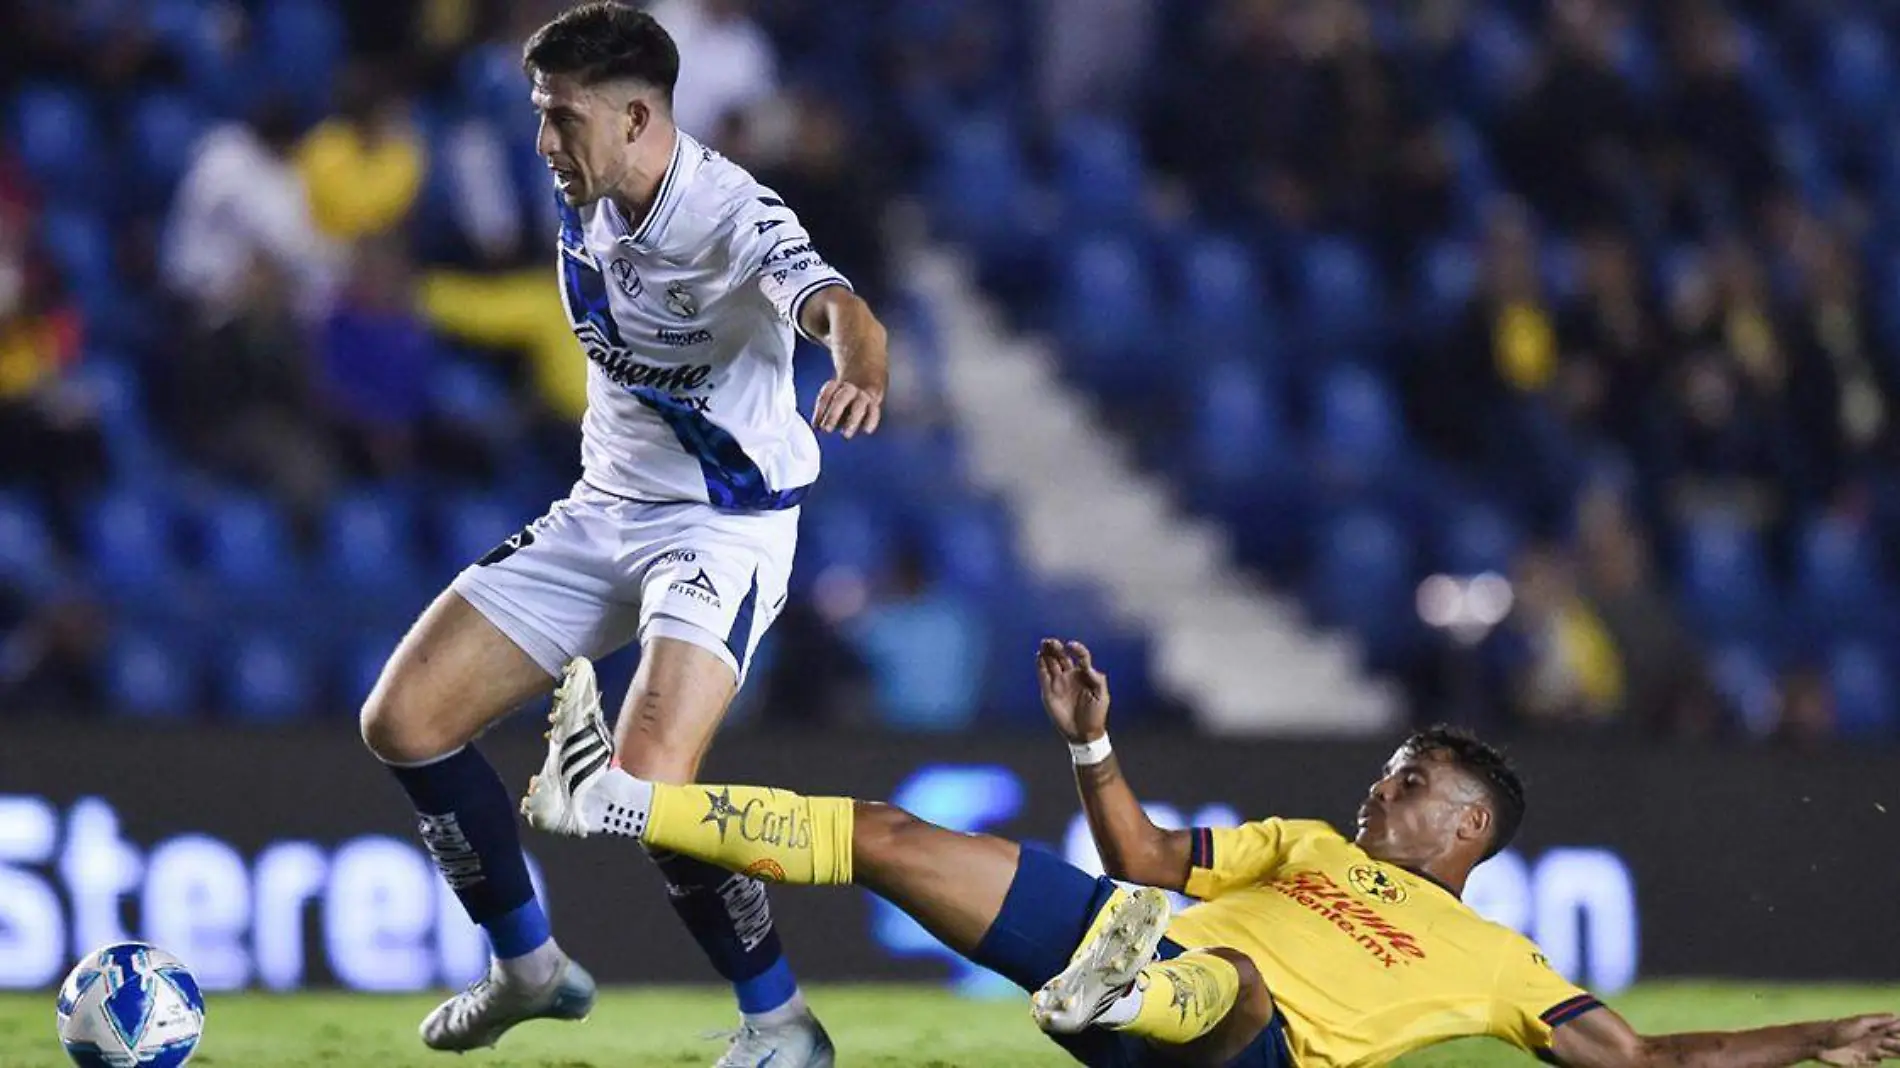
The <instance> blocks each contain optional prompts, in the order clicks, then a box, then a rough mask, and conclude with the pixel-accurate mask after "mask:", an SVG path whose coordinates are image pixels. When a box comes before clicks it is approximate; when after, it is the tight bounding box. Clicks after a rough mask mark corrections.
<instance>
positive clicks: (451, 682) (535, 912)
mask: <svg viewBox="0 0 1900 1068" xmlns="http://www.w3.org/2000/svg"><path fill="white" fill-rule="evenodd" d="M552 685H553V680H552V679H551V678H550V677H549V675H548V673H547V671H546V670H544V669H543V668H542V667H541V666H540V665H539V664H537V663H536V662H535V661H534V659H533V658H532V657H530V656H529V655H528V654H527V653H525V652H523V651H522V649H521V648H520V646H518V645H517V644H516V643H515V642H514V641H512V640H510V639H509V638H508V637H507V636H506V635H505V634H503V633H502V632H501V631H500V630H499V629H498V628H497V627H496V626H495V625H494V624H493V623H491V622H490V621H489V620H488V619H487V618H485V617H484V616H483V615H482V614H481V613H480V612H479V611H477V610H476V609H475V608H474V607H473V606H471V605H470V603H469V602H468V601H467V600H465V599H464V598H463V597H462V596H461V595H459V594H457V593H455V592H454V591H448V592H445V593H443V594H442V595H441V596H440V597H438V598H437V599H436V601H435V603H433V604H431V605H430V606H429V608H428V609H427V610H426V611H424V612H423V614H422V616H421V618H420V619H419V620H418V621H417V623H416V625H415V627H414V628H413V629H411V631H410V632H409V634H408V635H407V636H405V637H404V638H403V640H402V642H401V644H399V645H398V646H397V648H396V651H395V652H394V653H393V654H392V655H391V656H390V658H389V662H388V664H387V665H386V666H385V667H384V669H383V673H382V677H381V678H380V679H378V680H377V683H376V686H375V689H374V690H373V691H372V692H371V694H370V696H369V699H368V700H367V701H366V702H365V704H364V706H363V713H362V731H363V740H364V742H365V743H366V744H367V745H368V746H369V748H370V751H371V752H373V753H374V754H375V755H376V756H377V757H378V758H379V759H380V760H382V762H383V763H384V765H385V766H387V767H388V768H389V770H390V772H391V773H392V774H393V775H394V776H395V778H396V781H397V782H398V783H399V784H400V785H401V786H402V788H403V790H404V791H405V792H406V793H407V794H408V795H409V800H410V803H411V804H412V805H413V806H414V807H415V811H416V814H417V825H418V828H419V830H420V832H421V835H422V840H423V844H424V845H425V846H426V847H427V848H428V850H429V854H430V856H431V857H433V858H434V860H435V863H436V867H437V869H438V870H439V871H440V872H441V874H442V877H443V878H444V879H445V880H446V881H447V882H448V884H449V886H450V887H451V888H452V889H453V890H454V891H455V894H456V897H458V898H459V899H460V900H461V902H462V907H463V908H464V909H465V910H466V911H467V913H468V916H469V918H470V919H471V920H474V921H475V922H476V923H477V924H479V925H481V927H482V928H483V929H484V930H486V932H487V933H488V939H489V944H490V946H491V949H492V955H493V963H492V964H491V967H490V971H489V975H488V977H487V978H486V979H484V980H483V981H482V982H481V983H478V984H477V985H476V986H474V987H471V988H470V989H469V990H467V991H464V992H463V993H461V994H458V995H457V996H456V997H454V998H452V999H450V1000H449V1001H447V1002H445V1003H443V1005H442V1006H440V1007H439V1008H437V1009H436V1011H435V1012H433V1013H431V1014H430V1015H429V1017H428V1018H427V1019H425V1020H424V1021H423V1023H422V1038H423V1041H424V1042H425V1043H427V1044H428V1045H429V1046H431V1047H434V1048H436V1049H443V1050H466V1049H475V1048H479V1047H483V1046H490V1045H493V1044H494V1043H495V1041H496V1040H497V1039H499V1038H500V1037H501V1035H502V1034H503V1033H504V1032H505V1031H507V1030H508V1029H509V1028H510V1027H513V1026H514V1025H515V1024H517V1023H520V1022H522V1021H524V1020H528V1019H533V1018H537V1017H555V1018H564V1019H578V1018H580V1017H582V1016H585V1015H586V1014H587V1012H588V1010H589V1009H590V1008H591V1007H592V1004H593V996H594V985H593V980H592V979H591V978H589V977H588V975H587V973H586V972H585V971H583V970H582V969H581V968H580V967H579V966H578V965H576V964H574V963H573V962H572V961H570V960H569V959H568V957H567V956H566V954H565V953H563V952H562V951H561V948H560V947H559V946H558V945H557V944H556V943H555V941H554V939H553V937H552V933H551V931H550V930H549V926H548V919H547V915H546V913H545V912H544V911H543V910H542V907H541V904H540V902H539V901H538V900H536V898H535V892H534V887H533V884H532V883H531V882H530V880H529V876H528V865H527V861H526V859H525V858H524V857H523V856H522V853H521V841H520V835H519V831H518V828H517V827H516V824H515V813H514V810H513V804H512V802H511V798H510V796H509V791H508V789H507V788H506V787H505V786H503V785H502V782H501V778H500V776H498V775H497V774H496V773H495V769H494V768H493V767H492V766H491V765H490V764H489V763H488V761H487V760H486V759H485V758H484V757H483V756H482V755H481V753H480V752H479V751H478V750H477V749H476V748H475V746H474V745H473V744H472V741H473V739H474V738H475V737H476V736H477V735H478V734H480V733H481V732H482V730H483V729H485V728H486V727H487V726H488V725H489V724H491V723H493V722H494V721H496V720H498V719H500V718H502V717H503V716H505V715H507V714H508V713H509V712H511V711H513V710H514V709H515V708H517V707H519V706H520V705H521V704H522V703H523V702H525V701H527V700H529V699H530V698H532V697H535V696H537V695H539V694H542V693H545V692H547V690H548V689H549V688H550V687H551V686H552Z"/></svg>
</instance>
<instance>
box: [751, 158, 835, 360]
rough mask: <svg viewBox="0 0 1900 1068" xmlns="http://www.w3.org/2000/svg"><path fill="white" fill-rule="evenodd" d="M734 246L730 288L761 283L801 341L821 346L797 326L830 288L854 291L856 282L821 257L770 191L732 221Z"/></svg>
mask: <svg viewBox="0 0 1900 1068" xmlns="http://www.w3.org/2000/svg"><path fill="white" fill-rule="evenodd" d="M732 242H733V249H732V270H733V276H732V278H731V279H730V282H731V285H730V288H731V289H735V290H736V289H738V288H739V287H740V286H743V285H746V284H747V283H748V282H753V283H756V284H757V285H758V287H759V291H760V292H762V293H764V294H765V298H766V299H767V300H769V301H771V302H772V306H773V307H774V308H776V309H778V314H779V316H780V318H783V319H785V320H786V321H787V322H789V323H791V324H792V329H794V330H797V331H798V333H799V336H801V337H804V338H806V339H807V340H812V341H816V340H817V339H816V338H813V337H811V336H810V335H809V334H806V333H805V328H804V327H803V326H802V325H800V323H799V321H798V317H799V314H800V313H801V312H803V311H804V309H805V302H806V301H807V300H810V299H811V297H812V295H813V294H815V293H817V292H818V291H820V290H822V289H826V288H829V287H831V286H844V287H845V288H846V289H849V288H851V281H850V279H848V278H846V277H845V276H844V275H843V274H842V273H840V272H839V271H838V269H837V268H835V267H833V266H832V265H831V264H829V263H826V262H825V258H824V257H823V256H821V255H819V253H818V249H817V247H816V246H814V245H813V244H812V240H811V234H809V233H807V232H806V231H805V226H804V224H803V223H800V222H799V221H798V216H797V215H796V214H794V213H793V212H792V209H791V208H789V207H787V206H786V205H785V202H784V201H783V200H780V199H779V198H778V197H777V196H776V195H774V194H773V193H772V191H771V190H769V189H765V188H763V187H759V188H758V189H756V190H755V191H754V194H753V195H752V196H751V198H750V199H749V200H748V201H747V202H746V203H745V204H744V205H742V206H741V207H740V209H739V211H738V212H737V213H736V215H735V217H734V219H733V224H732Z"/></svg>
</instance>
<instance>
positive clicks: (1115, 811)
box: [1036, 639, 1193, 890]
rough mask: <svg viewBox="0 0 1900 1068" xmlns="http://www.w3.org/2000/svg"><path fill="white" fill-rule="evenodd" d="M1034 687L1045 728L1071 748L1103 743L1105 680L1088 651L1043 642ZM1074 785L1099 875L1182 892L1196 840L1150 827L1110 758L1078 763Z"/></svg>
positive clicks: (1082, 647) (1106, 699)
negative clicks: (1036, 686)
mask: <svg viewBox="0 0 1900 1068" xmlns="http://www.w3.org/2000/svg"><path fill="white" fill-rule="evenodd" d="M1036 679H1037V681H1038V682H1039V683H1040V684H1041V687H1042V707H1043V709H1044V710H1045V711H1047V712H1048V713H1049V721H1050V722H1051V723H1053V724H1055V728H1056V730H1057V731H1059V732H1061V734H1062V736H1063V738H1065V739H1067V740H1068V742H1069V744H1070V745H1071V746H1081V745H1085V744H1087V743H1090V742H1096V741H1099V740H1102V739H1106V738H1107V737H1108V702H1109V696H1108V677H1107V676H1106V675H1103V674H1102V673H1101V672H1099V671H1097V670H1095V662H1094V660H1093V659H1091V657H1090V656H1089V650H1088V647H1087V646H1085V645H1083V644H1082V643H1081V642H1070V643H1068V645H1066V646H1065V645H1063V644H1062V643H1061V642H1058V641H1054V640H1052V639H1044V640H1043V643H1042V647H1041V649H1039V650H1038V651H1037V653H1036ZM1075 784H1076V788H1077V789H1078V790H1079V791H1080V792H1081V794H1082V810H1083V811H1084V812H1086V813H1087V814H1088V820H1089V831H1090V833H1091V834H1093V835H1094V836H1095V847H1096V849H1097V850H1099V851H1100V852H1101V854H1102V868H1103V870H1105V871H1106V872H1107V873H1108V874H1109V875H1110V876H1113V877H1114V878H1117V879H1123V880H1126V881H1128V882H1132V883H1142V884H1144V885H1147V886H1159V887H1161V888H1163V889H1166V890H1180V889H1182V888H1184V887H1185V886H1186V885H1187V877H1188V862H1189V860H1190V858H1191V856H1192V845H1191V843H1192V840H1193V836H1192V835H1191V834H1190V833H1189V832H1187V831H1164V830H1162V829H1161V828H1159V827H1157V826H1155V825H1154V821H1153V820H1150V819H1149V818H1148V813H1147V812H1145V811H1144V810H1143V809H1142V807H1141V801H1140V800H1139V799H1137V798H1136V797H1135V791H1134V789H1133V788H1132V787H1130V786H1129V785H1128V780H1127V779H1125V778H1123V777H1122V771H1121V762H1120V761H1118V760H1116V759H1115V756H1114V754H1113V753H1110V754H1109V755H1108V756H1107V757H1106V758H1105V759H1103V760H1101V761H1099V762H1097V763H1089V764H1084V763H1080V762H1078V763H1077V764H1076V766H1075Z"/></svg>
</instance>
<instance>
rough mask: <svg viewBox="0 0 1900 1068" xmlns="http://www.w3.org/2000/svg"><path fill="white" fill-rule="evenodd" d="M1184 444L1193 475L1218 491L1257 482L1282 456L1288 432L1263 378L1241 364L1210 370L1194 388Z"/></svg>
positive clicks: (1276, 403)
mask: <svg viewBox="0 0 1900 1068" xmlns="http://www.w3.org/2000/svg"><path fill="white" fill-rule="evenodd" d="M1195 388H1196V396H1195V398H1194V415H1193V420H1192V422H1191V424H1190V430H1189V438H1188V441H1187V445H1188V447H1189V449H1190V450H1191V451H1190V452H1189V456H1188V459H1189V462H1190V463H1191V464H1192V467H1193V470H1192V474H1193V475H1194V476H1195V477H1196V478H1197V479H1199V480H1201V481H1204V482H1206V483H1208V484H1210V485H1213V486H1218V487H1226V488H1232V487H1236V486H1239V485H1242V484H1243V483H1247V482H1250V481H1252V480H1253V479H1256V478H1258V477H1259V476H1260V474H1261V473H1262V472H1263V471H1264V470H1265V469H1266V468H1267V467H1268V466H1269V465H1271V464H1274V463H1275V462H1277V461H1280V460H1281V459H1283V458H1284V457H1285V455H1286V451H1287V445H1286V437H1287V434H1286V427H1285V424H1284V420H1283V419H1282V417H1281V412H1280V407H1279V403H1278V398H1277V397H1276V396H1275V395H1274V393H1273V391H1272V390H1271V389H1269V388H1268V385H1267V382H1266V380H1265V376H1263V375H1262V374H1261V373H1260V371H1259V370H1258V369H1257V368H1256V367H1254V366H1252V365H1250V364H1245V363H1238V362H1233V361H1229V362H1226V363H1222V364H1219V365H1217V366H1215V367H1212V368H1209V369H1208V371H1207V372H1206V373H1205V374H1203V375H1202V376H1200V378H1199V379H1198V380H1197V382H1196V384H1195Z"/></svg>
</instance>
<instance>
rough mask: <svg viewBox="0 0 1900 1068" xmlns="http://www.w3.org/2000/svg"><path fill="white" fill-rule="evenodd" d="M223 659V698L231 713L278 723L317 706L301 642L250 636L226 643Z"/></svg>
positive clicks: (220, 678) (220, 685) (220, 672)
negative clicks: (299, 643)
mask: <svg viewBox="0 0 1900 1068" xmlns="http://www.w3.org/2000/svg"><path fill="white" fill-rule="evenodd" d="M218 655H219V663H218V665H217V669H218V688H219V694H218V696H219V700H220V703H221V704H222V706H223V708H224V710H225V711H226V712H228V713H230V714H231V715H233V716H236V717H238V718H239V719H245V720H251V721H254V722H264V723H276V722H282V721H285V720H290V719H295V718H297V717H298V716H301V715H303V714H304V713H306V712H308V711H310V710H311V709H312V708H314V707H315V705H316V692H315V689H314V687H313V683H314V681H315V680H314V679H313V677H312V674H311V671H310V665H309V663H308V662H307V660H306V659H305V654H304V650H303V648H302V647H301V646H299V645H298V644H297V643H294V642H291V641H287V640H285V639H283V638H279V637H277V636H275V635H270V634H249V635H244V636H242V637H239V638H237V639H235V640H234V641H232V642H230V643H229V644H227V645H225V646H224V648H223V649H221V650H220V652H219V654H218Z"/></svg>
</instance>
